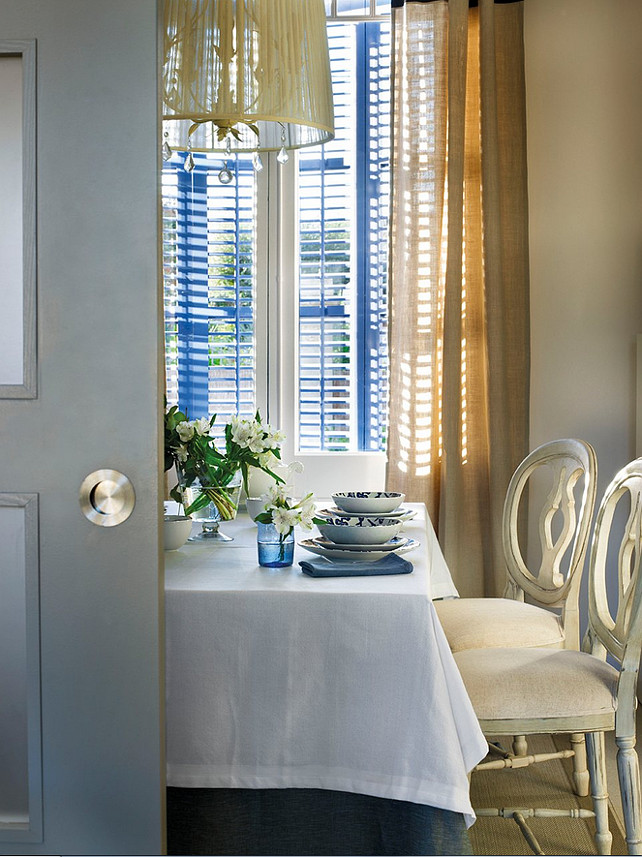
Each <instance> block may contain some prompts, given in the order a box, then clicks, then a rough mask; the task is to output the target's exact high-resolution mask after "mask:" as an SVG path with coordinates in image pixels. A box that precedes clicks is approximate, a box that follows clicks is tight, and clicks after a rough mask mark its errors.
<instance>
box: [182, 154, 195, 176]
mask: <svg viewBox="0 0 642 857" xmlns="http://www.w3.org/2000/svg"><path fill="white" fill-rule="evenodd" d="M194 166H195V164H194V158H193V157H192V153H191V152H188V153H187V157H186V158H185V161H184V163H183V169H184V170H185V172H186V173H191V172H192V170H193V169H194Z"/></svg>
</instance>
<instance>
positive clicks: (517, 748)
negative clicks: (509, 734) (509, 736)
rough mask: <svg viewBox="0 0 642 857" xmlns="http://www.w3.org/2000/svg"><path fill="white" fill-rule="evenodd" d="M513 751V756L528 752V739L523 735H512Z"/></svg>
mask: <svg viewBox="0 0 642 857" xmlns="http://www.w3.org/2000/svg"><path fill="white" fill-rule="evenodd" d="M513 753H514V754H515V756H525V755H526V754H527V753H528V741H527V740H526V736H525V735H513Z"/></svg>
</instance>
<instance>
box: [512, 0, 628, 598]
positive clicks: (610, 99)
mask: <svg viewBox="0 0 642 857" xmlns="http://www.w3.org/2000/svg"><path fill="white" fill-rule="evenodd" d="M524 17H525V26H524V33H525V52H526V90H527V92H526V96H527V122H528V169H529V207H530V253H531V314H532V318H531V323H532V343H531V347H532V369H531V429H530V439H531V448H532V447H535V446H537V445H538V444H540V443H543V442H544V441H546V440H550V439H553V438H556V437H568V436H576V437H582V438H585V439H586V440H588V441H590V442H591V443H592V444H593V445H594V447H595V449H596V452H597V457H598V465H599V485H598V497H599V496H601V494H602V492H603V490H604V488H605V487H606V485H607V484H608V482H609V481H610V479H611V477H612V476H613V475H614V474H615V472H616V471H617V470H618V469H619V468H620V467H621V466H622V465H624V464H625V463H626V462H627V461H629V460H630V459H632V458H634V457H635V455H636V450H635V387H636V368H635V340H636V334H638V333H640V332H642V93H641V91H640V81H642V50H640V43H641V39H642V2H640V0H525V2H524ZM641 383H642V379H641ZM584 612H585V610H584Z"/></svg>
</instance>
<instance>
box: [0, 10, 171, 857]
mask: <svg viewBox="0 0 642 857" xmlns="http://www.w3.org/2000/svg"><path fill="white" fill-rule="evenodd" d="M157 21H158V14H157V2H156V0H136V3H131V2H130V0H112V2H110V3H109V4H106V3H104V2H99V0H48V2H46V3H43V2H42V0H0V54H1V53H2V52H3V51H4V53H5V55H7V54H10V53H11V45H12V44H13V45H14V46H16V55H20V45H33V53H34V56H35V95H36V97H35V99H34V101H33V103H34V104H35V117H33V119H32V120H31V122H32V125H31V126H30V125H29V121H30V120H29V116H28V112H29V111H28V110H27V112H26V114H25V115H24V116H23V135H26V136H27V137H28V135H29V133H30V131H29V128H30V127H31V128H33V129H34V130H35V135H34V139H35V140H36V145H35V169H34V166H33V164H30V163H29V158H28V157H27V158H25V157H24V156H21V151H24V149H23V148H21V147H20V146H19V145H18V144H16V151H15V162H14V166H15V169H17V170H18V171H19V172H21V173H22V188H23V189H24V188H27V189H28V188H29V187H30V186H31V187H35V195H34V197H33V198H34V200H35V230H34V229H33V228H30V225H29V217H28V211H27V210H23V211H18V212H15V217H16V218H20V219H21V222H22V230H21V232H22V241H23V250H24V252H23V257H22V258H23V260H26V263H25V264H23V266H22V270H21V271H20V272H19V274H18V275H17V276H19V277H20V278H22V286H23V323H24V328H23V329H24V330H25V331H27V333H26V340H28V339H29V330H30V327H29V325H30V323H31V322H30V319H32V320H35V318H36V317H37V335H36V338H35V346H36V347H35V348H31V354H32V355H33V359H32V360H31V364H30V366H31V368H30V366H29V365H27V364H25V366H26V369H25V370H24V372H25V378H23V384H22V385H20V384H15V383H13V378H12V379H10V380H11V381H12V383H11V384H7V385H5V387H4V388H3V386H2V385H1V384H0V592H1V591H5V592H10V593H12V597H13V599H14V603H15V604H16V605H17V607H16V615H15V616H14V617H13V618H14V620H15V632H12V636H11V645H13V646H14V647H15V650H16V653H17V654H16V657H15V658H12V659H6V658H5V660H4V661H3V662H0V666H2V669H3V670H4V672H2V671H1V670H0V680H2V681H3V683H5V682H6V683H7V684H11V686H12V687H14V688H16V689H17V691H16V699H17V700H18V703H19V704H18V706H17V708H18V714H17V715H16V717H13V719H12V717H8V715H7V707H6V706H7V703H6V702H3V700H5V699H6V696H5V694H4V693H3V692H0V746H1V745H2V744H3V743H5V744H6V743H7V740H8V739H9V740H11V739H10V736H11V734H14V735H16V734H17V735H19V736H20V741H22V744H21V745H20V741H18V743H17V744H16V751H15V753H14V759H13V763H12V764H13V769H14V773H13V774H12V776H14V777H15V778H16V783H17V790H18V791H17V794H18V795H19V800H18V799H17V800H16V801H14V802H13V803H12V802H11V801H6V806H5V809H4V811H3V807H2V806H1V805H0V854H111V855H117V854H161V853H162V849H163V835H162V825H163V786H164V781H163V758H162V745H163V733H162V717H161V712H162V705H161V688H162V681H161V676H162V670H161V651H162V633H161V622H160V617H161V615H162V574H161V547H160V538H159V532H160V516H161V511H162V503H161V499H160V497H159V485H160V484H161V482H162V480H161V476H162V473H161V464H160V462H161V456H160V454H159V453H160V443H161V413H162V407H161V403H162V386H161V377H162V376H161V371H160V367H161V360H160V359H159V358H160V330H161V325H160V319H161V300H160V288H159V270H158V191H157V188H158V175H159V163H158V143H157V136H158V135H157V127H158V126H157V63H158V47H157V32H158V25H157ZM7 46H8V47H7ZM0 61H1V60H0ZM21 79H22V85H23V86H25V81H26V82H27V85H28V84H29V75H28V74H24V73H22V74H21ZM0 86H2V78H1V76H0ZM2 103H3V102H2V97H1V96H0V109H2ZM23 103H24V102H23ZM1 122H2V119H1V117H0V124H1ZM34 122H35V125H34V124H33V123H34ZM23 142H24V139H23ZM18 143H19V141H18ZM9 150H11V144H9ZM5 156H6V153H5V152H4V151H3V158H4V157H5ZM9 161H10V162H11V151H9ZM4 165H5V168H6V160H5V162H4ZM8 175H10V171H9V173H5V184H7V183H8V182H9V178H7V176H8ZM1 177H2V173H0V181H1ZM34 180H35V181H34ZM25 198H26V199H29V191H28V190H27V194H26V196H24V195H23V198H22V203H23V208H24V199H25ZM18 202H20V199H18ZM18 207H20V206H18ZM11 217H12V214H11V213H7V211H6V210H3V209H2V208H0V229H1V228H2V226H3V222H2V220H4V225H6V224H7V222H8V221H10V219H11ZM34 231H35V242H34V234H33V233H34ZM29 236H30V237H29ZM29 241H31V244H29ZM34 248H35V254H34V255H35V260H36V276H35V277H33V278H32V283H33V284H34V286H35V287H34V288H33V290H32V292H31V299H30V300H27V298H26V297H25V296H27V295H28V294H29V289H30V287H29V261H28V260H29V253H30V252H33V251H34ZM16 267H17V268H20V266H19V265H18V266H16V265H14V268H16ZM32 267H33V266H32ZM0 268H2V265H1V264H0ZM3 270H4V269H3ZM14 276H15V275H14ZM13 287H14V288H15V287H16V286H15V282H14V283H13ZM9 288H10V283H9V282H8V281H7V280H2V279H0V291H2V292H5V290H8V289H9ZM34 298H35V300H34ZM31 339H32V341H31V345H33V344H34V343H33V337H31ZM36 355H37V360H36ZM30 372H33V375H34V378H33V383H31V382H29V384H27V383H26V382H27V380H28V377H27V376H28V375H29V373H30ZM18 380H20V379H18ZM16 387H21V388H24V389H26V388H27V387H29V389H28V390H27V391H26V392H17V393H16ZM3 390H4V394H3ZM29 395H30V396H35V398H27V396H29ZM104 468H114V469H116V470H118V471H120V472H122V473H124V474H125V475H126V476H127V477H128V479H129V480H130V481H131V483H132V485H133V487H134V491H135V494H136V502H135V506H134V509H133V512H132V514H131V515H130V517H129V518H127V520H125V521H124V522H123V523H121V524H119V525H118V526H114V527H99V526H96V525H95V524H93V523H91V522H90V521H89V520H88V519H87V518H86V517H85V516H84V515H83V513H82V512H81V508H80V504H79V488H80V486H81V484H82V482H83V480H84V479H85V477H86V476H87V474H89V473H91V472H93V471H95V470H100V469H104ZM30 510H34V511H30ZM36 510H37V514H35V511H36ZM20 516H22V517H20ZM16 534H17V535H16ZM16 575H17V576H18V582H20V575H22V580H23V581H24V586H25V587H26V589H25V593H26V595H25V596H24V598H23V597H22V595H21V594H20V586H19V585H16V582H15V581H16ZM3 585H4V590H3ZM5 609H6V608H5ZM0 615H1V610H0ZM38 677H39V682H38ZM38 687H39V690H40V704H38V696H37V691H38ZM5 689H6V688H5ZM3 704H4V706H5V707H4V708H3ZM3 718H4V719H3ZM8 723H13V727H12V728H14V729H15V730H17V732H14V733H11V731H10V728H9V726H8V725H7V724H8ZM16 723H17V725H16ZM25 742H26V746H27V754H26V756H25V753H24V749H20V747H19V746H18V745H20V746H21V747H22V748H24V746H25ZM40 753H41V756H39V754H40ZM7 776H8V775H7ZM25 777H26V785H25ZM40 785H41V787H42V799H41V800H40ZM2 794H3V792H2V783H0V798H1V797H2ZM25 795H27V798H26V804H27V806H26V810H27V811H26V815H27V816H28V818H27V819H26V820H25V819H24V818H22V819H20V816H21V814H22V815H23V816H24V815H25V813H24V812H23V811H22V809H23V808H24V804H25ZM12 814H13V818H11V816H12ZM40 821H42V825H40ZM16 825H18V826H17V827H16Z"/></svg>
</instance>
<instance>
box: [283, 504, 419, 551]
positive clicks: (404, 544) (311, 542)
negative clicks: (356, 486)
mask: <svg viewBox="0 0 642 857" xmlns="http://www.w3.org/2000/svg"><path fill="white" fill-rule="evenodd" d="M332 499H333V500H334V503H335V506H333V507H332V508H330V509H323V510H321V511H318V512H317V518H320V519H322V520H321V521H317V526H318V528H319V532H320V536H319V537H318V538H312V539H306V540H305V541H302V542H300V543H299V544H300V545H301V547H304V548H305V549H306V550H309V551H311V552H312V553H316V554H319V555H321V556H323V557H325V558H326V559H330V560H332V559H339V560H346V559H350V560H377V559H380V558H382V557H384V556H386V554H387V553H389V552H392V551H394V552H400V553H401V552H403V553H405V552H406V551H408V550H412V549H414V548H415V547H417V545H418V542H416V541H415V540H414V539H410V538H406V537H405V536H404V535H403V533H401V530H402V528H403V525H404V523H405V522H406V521H407V520H409V519H410V518H412V517H414V515H415V512H414V511H410V510H408V509H403V508H400V507H401V504H402V503H403V501H404V495H403V494H400V493H397V492H391V491H350V492H347V493H341V494H333V495H332Z"/></svg>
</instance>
